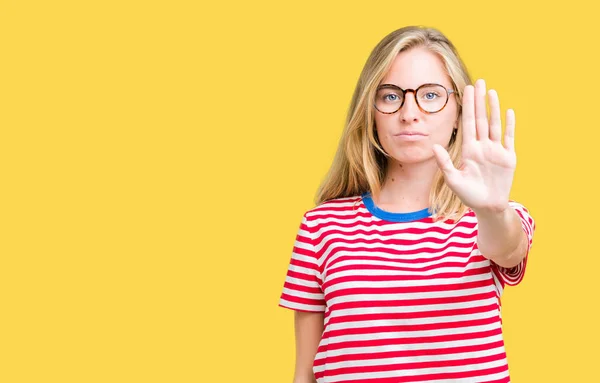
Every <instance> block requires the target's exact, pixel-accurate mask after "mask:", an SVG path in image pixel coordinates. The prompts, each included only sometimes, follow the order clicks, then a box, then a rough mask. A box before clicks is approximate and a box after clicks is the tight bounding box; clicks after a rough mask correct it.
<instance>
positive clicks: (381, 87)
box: [377, 82, 454, 89]
mask: <svg viewBox="0 0 600 383" xmlns="http://www.w3.org/2000/svg"><path fill="white" fill-rule="evenodd" d="M425 84H436V85H441V86H443V87H444V88H446V89H454V87H452V86H446V85H444V84H440V83H439V82H424V83H423V84H421V85H419V86H423V85H425ZM419 86H417V87H416V88H401V87H399V86H398V85H396V84H389V83H386V84H381V85H379V86H378V87H377V89H387V88H392V89H394V88H398V89H417V88H418V87H419Z"/></svg>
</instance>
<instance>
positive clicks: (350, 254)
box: [279, 27, 535, 383]
mask: <svg viewBox="0 0 600 383" xmlns="http://www.w3.org/2000/svg"><path fill="white" fill-rule="evenodd" d="M471 84H472V82H471V80H470V77H469V74H468V72H467V69H466V68H465V65H464V64H463V62H462V60H461V59H460V57H459V55H458V53H457V52H456V49H455V47H454V46H453V44H452V43H451V42H450V41H449V40H448V39H447V38H446V37H445V36H444V35H443V34H442V33H440V32H439V31H437V30H435V29H432V28H423V27H406V28H402V29H399V30H397V31H394V32H392V33H390V34H389V35H388V36H386V37H385V38H384V39H383V40H382V41H381V42H380V43H379V44H378V45H377V46H376V47H375V49H374V50H373V52H372V53H371V55H370V57H369V59H368V60H367V62H366V64H365V67H364V69H363V71H362V73H361V76H360V79H359V82H358V85H357V87H356V90H355V92H354V96H353V98H352V103H351V107H350V110H349V114H348V119H347V123H346V128H345V131H344V133H343V137H342V139H341V142H340V146H339V149H338V151H337V154H336V157H335V159H334V163H333V165H332V167H331V170H330V172H329V174H328V176H327V177H326V179H325V181H324V182H323V185H322V186H321V188H320V190H319V193H318V197H317V206H316V207H315V208H313V209H311V210H309V211H307V212H306V213H305V214H304V216H303V219H302V223H301V225H300V229H299V232H298V236H297V238H296V243H295V246H294V250H293V253H292V257H291V261H290V265H289V269H288V272H287V277H286V281H285V286H284V289H283V293H282V295H281V298H280V301H279V305H280V306H282V307H286V308H290V309H293V310H295V314H294V315H295V316H294V322H295V334H296V367H295V374H294V382H295V383H305V382H306V383H308V382H314V381H317V382H319V383H324V382H375V383H384V382H385V383H387V382H390V383H392V382H393V383H401V382H509V381H510V377H509V373H508V365H507V359H506V353H505V349H504V342H503V337H502V327H501V313H500V308H501V307H500V296H501V294H502V291H503V288H504V286H505V285H516V284H518V283H519V282H520V281H521V280H522V278H523V274H524V272H525V265H526V262H527V255H528V253H529V250H530V247H531V244H532V239H533V233H534V230H535V223H534V221H533V219H532V217H531V216H530V214H529V212H528V210H527V209H526V208H525V207H524V206H523V205H521V204H519V203H517V202H515V201H511V200H509V194H510V188H511V185H512V181H513V175H514V171H515V167H516V155H515V150H514V131H515V116H514V113H513V111H512V110H508V111H507V113H506V129H505V135H504V137H501V135H502V134H501V131H502V129H501V118H500V106H499V101H498V95H497V94H496V92H495V91H493V90H490V91H489V92H486V87H485V83H484V81H483V80H478V81H477V82H476V83H475V85H474V86H473V85H471ZM486 93H487V96H488V101H489V104H490V117H489V120H488V116H487V111H486Z"/></svg>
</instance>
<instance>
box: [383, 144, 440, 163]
mask: <svg viewBox="0 0 600 383" xmlns="http://www.w3.org/2000/svg"><path fill="white" fill-rule="evenodd" d="M392 158H393V159H394V160H396V161H397V162H399V163H401V164H417V163H420V162H426V161H429V160H431V159H432V158H433V150H432V149H430V150H429V151H427V150H425V149H423V148H421V149H420V150H410V149H409V150H402V152H401V153H392Z"/></svg>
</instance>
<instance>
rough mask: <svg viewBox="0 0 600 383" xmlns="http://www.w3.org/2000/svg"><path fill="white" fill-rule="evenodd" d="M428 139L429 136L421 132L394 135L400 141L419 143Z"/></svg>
mask: <svg viewBox="0 0 600 383" xmlns="http://www.w3.org/2000/svg"><path fill="white" fill-rule="evenodd" d="M426 137H427V135H426V134H425V133H421V132H402V133H398V134H394V138H396V139H399V140H401V141H418V140H423V139H425V138H426Z"/></svg>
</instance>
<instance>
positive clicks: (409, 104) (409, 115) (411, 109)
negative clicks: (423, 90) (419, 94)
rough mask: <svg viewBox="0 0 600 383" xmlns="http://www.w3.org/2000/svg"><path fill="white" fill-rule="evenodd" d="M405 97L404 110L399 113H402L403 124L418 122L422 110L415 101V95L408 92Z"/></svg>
mask: <svg viewBox="0 0 600 383" xmlns="http://www.w3.org/2000/svg"><path fill="white" fill-rule="evenodd" d="M404 97H405V100H404V105H402V108H400V110H399V111H398V112H399V113H400V119H401V120H402V122H416V121H418V120H419V113H420V112H421V110H420V109H419V106H418V105H417V101H416V100H415V94H414V93H413V92H410V93H409V92H407V93H406V94H405V96H404Z"/></svg>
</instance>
